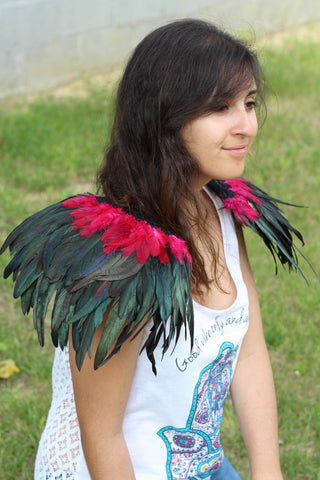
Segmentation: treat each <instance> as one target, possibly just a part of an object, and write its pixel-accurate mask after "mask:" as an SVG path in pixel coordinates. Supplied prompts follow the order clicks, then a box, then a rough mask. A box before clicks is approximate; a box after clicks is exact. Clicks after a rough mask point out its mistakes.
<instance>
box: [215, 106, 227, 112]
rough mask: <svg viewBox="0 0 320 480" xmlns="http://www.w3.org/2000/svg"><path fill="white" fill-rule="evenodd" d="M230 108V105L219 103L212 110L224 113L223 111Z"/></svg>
mask: <svg viewBox="0 0 320 480" xmlns="http://www.w3.org/2000/svg"><path fill="white" fill-rule="evenodd" d="M228 108H229V107H228V105H217V106H216V107H214V108H213V109H212V110H213V111H214V112H218V113H220V112H221V113H223V112H226V111H227V110H228Z"/></svg>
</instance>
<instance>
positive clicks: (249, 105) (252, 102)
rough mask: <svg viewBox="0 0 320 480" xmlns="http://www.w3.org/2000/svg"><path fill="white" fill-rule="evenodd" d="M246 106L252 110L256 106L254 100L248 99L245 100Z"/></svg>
mask: <svg viewBox="0 0 320 480" xmlns="http://www.w3.org/2000/svg"><path fill="white" fill-rule="evenodd" d="M246 108H247V109H248V110H254V109H255V108H256V102H255V100H250V101H248V102H246Z"/></svg>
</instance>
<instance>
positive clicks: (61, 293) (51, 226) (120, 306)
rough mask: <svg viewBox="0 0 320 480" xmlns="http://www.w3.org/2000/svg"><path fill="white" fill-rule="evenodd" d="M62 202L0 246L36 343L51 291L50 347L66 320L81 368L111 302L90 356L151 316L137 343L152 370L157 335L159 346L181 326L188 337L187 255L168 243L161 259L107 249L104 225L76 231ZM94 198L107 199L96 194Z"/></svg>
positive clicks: (112, 348)
mask: <svg viewBox="0 0 320 480" xmlns="http://www.w3.org/2000/svg"><path fill="white" fill-rule="evenodd" d="M92 197H93V196H92ZM75 198H76V197H75ZM82 198H84V197H82ZM95 198H96V197H95ZM63 203H65V201H64V202H60V203H57V204H55V205H52V206H50V207H48V208H46V209H44V210H42V211H40V212H38V213H36V214H34V215H32V216H31V217H29V218H28V219H26V220H25V221H24V222H23V223H22V224H21V225H19V226H18V227H17V228H16V229H15V230H14V231H13V232H12V233H11V234H10V235H9V236H8V238H7V240H6V241H5V243H4V244H3V246H2V248H1V250H0V254H2V253H3V252H4V250H5V249H6V248H7V247H9V248H10V252H11V254H13V259H12V260H11V262H10V263H9V264H8V266H7V267H6V269H5V271H4V277H5V278H7V277H8V276H9V275H10V274H12V273H13V276H14V280H15V282H16V284H15V288H14V296H15V297H21V306H22V311H23V313H29V311H30V309H31V308H33V320H34V327H35V329H36V330H37V332H38V338H39V342H40V344H41V345H43V344H44V320H45V316H46V313H47V309H48V305H49V302H50V299H51V298H52V296H53V294H54V293H55V292H56V295H55V300H54V306H53V311H52V318H51V337H52V341H53V344H54V345H55V346H56V347H57V346H58V345H60V347H61V348H64V347H65V346H66V345H67V342H68V332H69V326H70V325H72V341H73V346H74V348H75V351H76V362H77V366H78V368H79V369H80V368H81V366H82V363H83V360H84V357H85V355H86V354H87V353H89V355H90V356H91V354H92V345H93V338H94V335H95V332H96V330H97V328H98V327H99V325H100V324H101V323H102V321H103V316H104V313H105V312H106V310H107V308H108V307H109V306H110V305H111V309H110V311H109V315H108V320H107V321H106V323H105V326H104V330H103V333H102V336H101V339H100V343H99V346H98V349H97V352H96V355H95V361H94V365H95V368H98V367H99V366H101V365H103V364H104V363H105V362H106V361H107V360H108V359H109V358H110V357H111V356H112V355H114V354H115V353H116V352H117V351H118V350H119V348H120V347H121V345H122V343H123V342H125V341H126V340H127V339H128V338H130V337H131V338H132V337H133V336H134V335H136V334H137V333H138V332H139V331H140V330H141V329H142V328H144V326H145V325H146V323H148V322H151V321H152V319H153V320H154V319H157V320H156V321H154V326H153V327H152V328H151V332H150V335H149V337H148V338H147V340H146V342H145V344H144V345H143V348H145V349H146V351H147V355H148V357H149V359H150V361H151V363H152V368H153V371H154V372H156V367H155V361H154V356H153V352H154V349H155V348H156V346H157V345H158V343H159V342H162V351H163V353H165V352H166V351H167V349H168V348H169V345H170V344H171V341H172V339H173V338H174V337H176V338H177V337H179V335H180V331H181V327H182V326H184V328H185V330H186V332H187V331H189V332H190V334H191V335H190V336H191V339H192V338H193V310H192V307H191V302H192V299H191V295H190V289H189V284H190V277H191V265H190V263H189V261H187V258H184V259H183V260H181V259H180V261H179V260H178V259H177V258H176V257H175V256H174V255H173V253H172V252H171V251H170V248H169V247H168V246H167V247H166V250H167V252H166V255H167V256H168V261H167V262H166V263H161V262H160V260H159V257H153V256H152V255H149V256H148V257H147V259H146V261H145V262H144V263H140V262H139V261H138V260H137V256H136V253H134V252H133V253H131V254H130V255H127V256H126V255H124V254H123V253H122V252H121V251H120V250H118V251H117V250H115V251H112V252H109V253H105V251H104V247H105V244H104V242H103V241H102V240H101V235H102V233H103V231H101V229H100V230H97V231H96V232H95V233H93V234H92V235H90V236H81V234H80V232H79V230H78V229H76V230H75V229H73V228H74V226H73V223H74V222H73V218H72V217H71V216H70V213H71V211H72V209H70V208H66V206H63ZM98 203H99V204H106V203H107V201H106V200H105V199H104V198H103V197H99V199H98ZM116 210H117V211H118V210H119V211H120V210H121V209H116ZM121 214H122V213H121ZM125 215H127V214H125ZM144 223H145V222H144ZM151 228H154V227H151ZM105 230H107V228H106V229H104V231H105ZM165 235H166V234H163V236H165ZM191 347H192V345H191Z"/></svg>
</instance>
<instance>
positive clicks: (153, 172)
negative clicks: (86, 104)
mask: <svg viewBox="0 0 320 480" xmlns="http://www.w3.org/2000/svg"><path fill="white" fill-rule="evenodd" d="M253 79H254V80H255V82H256V85H257V89H258V92H259V91H261V87H262V84H263V76H262V73H261V69H260V65H259V62H258V60H257V57H256V55H255V53H254V52H252V51H251V50H250V49H249V48H248V46H247V45H246V44H245V43H244V42H243V41H241V40H238V39H236V38H234V37H232V36H230V35H229V34H228V33H225V32H223V31H222V30H220V29H218V28H216V27H215V26H214V25H211V24H209V23H207V22H204V21H200V20H190V19H187V20H180V21H176V22H173V23H170V24H168V25H165V26H163V27H160V28H158V29H157V30H155V31H153V32H152V33H150V34H149V35H147V36H146V37H145V38H144V39H143V40H142V41H141V43H139V45H138V46H137V47H136V49H135V50H134V52H133V54H132V56H131V58H130V60H129V62H128V64H127V67H126V68H125V71H124V74H123V77H122V80H121V82H120V85H119V89H118V94H117V101H116V113H115V118H114V124H113V130H112V137H111V143H110V145H109V147H108V149H107V151H106V155H105V162H104V165H103V167H102V168H101V170H100V172H99V176H98V183H99V184H100V186H101V188H102V190H103V193H104V194H105V195H106V196H107V197H108V198H110V199H111V200H112V201H113V202H114V203H115V204H117V205H118V206H120V207H125V208H127V209H128V210H129V211H131V212H134V213H135V214H137V215H139V216H142V217H146V218H148V219H149V220H151V221H153V222H155V223H156V224H157V225H159V226H161V227H162V228H164V229H166V230H169V231H170V232H171V233H173V234H175V235H176V236H177V237H179V238H182V239H184V240H185V241H186V242H187V245H188V247H189V251H190V253H191V255H192V258H193V270H192V271H193V273H192V284H193V287H194V288H196V289H198V290H199V291H200V290H201V287H202V286H205V287H208V285H209V283H210V281H211V280H212V279H210V278H208V276H207V274H206V272H205V269H204V262H203V258H202V256H201V255H200V254H199V252H198V251H197V248H196V246H195V242H194V239H193V238H192V236H191V234H190V231H191V226H193V225H197V228H198V231H199V232H200V233H201V234H202V235H203V238H204V241H205V244H206V246H207V248H208V249H209V251H210V252H211V253H212V256H213V266H214V268H215V266H216V257H215V252H214V244H213V241H212V239H211V238H210V236H209V234H208V232H207V230H206V218H205V215H204V214H203V212H202V210H201V208H200V205H201V204H200V198H199V193H198V192H195V191H194V189H192V188H191V179H192V178H194V176H195V175H196V174H197V163H196V161H195V159H194V158H192V156H191V155H190V153H189V152H188V150H187V149H186V147H185V145H184V143H183V141H182V138H181V135H180V130H181V127H182V126H183V125H184V124H185V123H186V122H188V121H189V120H191V119H193V118H195V117H197V116H199V115H201V114H203V113H205V112H207V111H210V110H212V109H213V110H214V109H216V108H217V107H218V106H220V105H221V104H224V103H225V102H226V101H230V100H231V99H233V98H235V97H236V95H237V94H239V93H240V92H242V91H243V90H244V89H245V88H247V87H248V86H251V84H252V80H253ZM189 202H192V204H193V205H194V212H193V214H191V212H188V211H186V209H185V208H183V205H186V204H190V203H189ZM214 271H215V269H214Z"/></svg>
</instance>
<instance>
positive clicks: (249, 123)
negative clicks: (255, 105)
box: [232, 108, 258, 137]
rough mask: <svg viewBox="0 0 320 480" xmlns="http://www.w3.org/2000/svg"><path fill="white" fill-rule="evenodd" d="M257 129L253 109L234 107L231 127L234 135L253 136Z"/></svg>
mask: <svg viewBox="0 0 320 480" xmlns="http://www.w3.org/2000/svg"><path fill="white" fill-rule="evenodd" d="M257 129H258V122H257V116H256V112H255V111H254V110H249V111H248V110H246V109H245V108H239V109H236V111H235V112H234V123H233V127H232V133H233V134H234V135H242V136H244V137H254V136H255V135H256V133H257Z"/></svg>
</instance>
